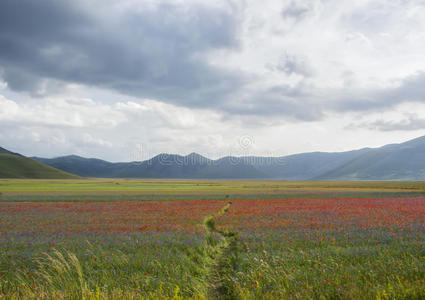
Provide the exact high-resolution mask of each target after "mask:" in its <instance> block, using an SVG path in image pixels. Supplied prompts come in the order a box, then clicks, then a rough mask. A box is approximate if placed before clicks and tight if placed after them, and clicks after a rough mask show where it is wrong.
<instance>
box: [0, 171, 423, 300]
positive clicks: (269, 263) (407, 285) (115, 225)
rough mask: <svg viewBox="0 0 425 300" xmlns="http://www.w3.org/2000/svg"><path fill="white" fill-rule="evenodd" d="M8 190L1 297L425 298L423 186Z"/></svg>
mask: <svg viewBox="0 0 425 300" xmlns="http://www.w3.org/2000/svg"><path fill="white" fill-rule="evenodd" d="M0 193H1V194H0V216H1V218H0V254H1V256H0V299H424V298H425V281H424V279H425V220H424V214H425V183H424V182H314V181H313V182H285V181H209V180H204V181H203V180H196V181H195V180H124V179H75V180H23V179H22V180H21V179H13V180H12V179H3V180H0ZM228 202H231V203H232V204H231V205H230V206H226V204H227V203H228ZM223 207H226V209H225V211H222V213H221V214H218V212H219V211H220V210H221V209H223ZM207 216H210V218H206V217H207ZM205 218H206V219H205Z"/></svg>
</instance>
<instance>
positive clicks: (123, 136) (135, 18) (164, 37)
mask: <svg viewBox="0 0 425 300" xmlns="http://www.w3.org/2000/svg"><path fill="white" fill-rule="evenodd" d="M46 3H47V4H49V1H47V0H45V1H44V4H46ZM75 3H77V4H76V5H75V7H77V12H81V11H84V12H85V13H86V15H84V18H85V17H87V18H88V19H89V20H86V19H84V18H83V19H82V20H81V24H82V25H81V24H80V23H79V24H80V26H82V27H78V26H77V27H76V26H73V25H74V24H72V22H73V21H72V20H74V19H75V16H74V15H73V14H72V13H75V12H74V11H72V12H71V13H70V14H69V15H68V14H66V13H64V11H62V9H61V7H62V6H61V5H59V4H58V5H56V6H54V7H53V8H55V9H57V12H61V13H64V15H66V16H68V17H69V22H71V24H68V23H66V22H65V23H64V24H62V23H61V24H60V26H62V27H60V28H59V27H58V32H62V31H60V30H59V29H61V30H64V32H68V30H71V29H72V30H71V31H72V33H73V34H76V35H77V36H78V37H82V38H83V41H86V43H79V44H75V36H73V35H72V36H71V37H68V38H69V40H65V37H64V40H61V39H59V38H58V39H59V41H60V42H57V41H56V40H55V39H53V38H52V36H51V35H47V36H46V35H45V32H44V31H43V30H41V31H37V30H35V31H36V33H37V34H38V35H34V36H32V39H31V41H33V42H34V43H35V44H34V45H33V46H34V47H36V46H39V48H40V53H39V54H40V57H41V59H40V60H38V63H39V64H38V63H37V62H36V61H35V58H34V61H33V60H32V56H31V55H28V57H27V56H25V57H24V58H25V59H28V60H25V61H23V62H21V61H19V63H20V64H17V63H16V62H15V64H14V62H13V61H12V62H11V61H9V60H7V58H8V57H9V56H8V55H2V53H3V52H1V51H0V75H1V76H0V77H1V78H3V79H1V80H0V91H1V94H3V95H4V96H0V126H1V128H2V129H1V131H0V146H1V145H3V146H6V147H7V146H9V147H12V148H13V149H11V150H16V151H22V152H23V153H24V154H29V155H32V154H37V155H43V156H55V155H61V154H70V153H76V154H81V155H85V156H94V157H103V158H107V159H111V160H131V159H132V157H133V158H134V155H133V156H132V154H131V153H133V152H134V149H135V147H138V145H142V146H143V149H144V150H143V151H144V154H143V155H144V156H143V158H149V157H150V156H153V155H155V154H158V153H160V152H173V153H182V154H184V153H190V152H192V151H197V152H200V153H202V154H205V155H207V156H210V157H218V156H223V155H229V154H234V155H244V154H259V155H282V154H290V153H297V152H304V151H317V150H322V151H342V150H349V149H352V148H360V147H363V146H380V145H383V144H385V143H392V142H401V141H404V140H407V139H409V138H413V137H416V136H419V135H422V134H425V129H422V125H423V124H424V123H423V120H422V117H421V116H423V115H425V108H424V107H425V106H424V104H423V103H424V102H425V94H424V88H423V86H424V82H425V80H424V78H425V75H424V74H425V73H424V71H425V51H423V49H424V47H425V4H424V2H423V1H413V0H407V1H405V0H395V1H387V0H377V1H375V0H374V1H372V0H358V1H340V0H326V1H320V0H300V1H293V0H286V1H280V0H266V1H212V2H208V3H207V2H205V1H200V0H193V1H183V0H181V1H180V0H179V1H160V2H158V1H148V2H147V1H144V2H143V3H142V2H140V1H135V0H126V1H124V2H123V3H121V2H120V4H116V3H115V2H113V1H108V2H106V4H105V5H102V7H99V9H98V10H92V9H91V8H92V6H93V5H94V4H96V1H95V2H90V3H86V2H83V1H81V2H79V1H77V2H75ZM93 3H94V4H93ZM161 5H164V6H161ZM69 6H70V7H71V6H72V7H74V6H73V5H71V4H70V5H69ZM46 7H52V6H51V5H49V6H46ZM75 7H74V8H75ZM161 7H162V10H161ZM62 8H63V7H62ZM167 8H168V9H169V10H170V11H164V10H166V9H167ZM169 12H173V13H175V14H174V15H173V13H169ZM230 12H231V13H230ZM39 13H40V12H39ZM41 14H42V12H41ZM77 15H78V16H80V15H79V14H77ZM140 16H143V18H140ZM176 16H177V17H176ZM78 18H79V17H78ZM78 18H77V19H78ZM64 20H68V19H66V18H64ZM78 20H79V19H78ZM200 20H201V21H200ZM204 21H205V22H204ZM86 22H87V23H88V24H89V25H93V27H84V26H87V23H86ZM133 22H134V23H133ZM118 25H119V26H118ZM136 25H137V26H136ZM16 26H17V25H16ZM58 26H59V25H58ZM12 27H13V26H12ZM70 28H71V29H70ZM87 28H91V29H92V31H84V30H83V29H87ZM12 29H13V28H12ZM12 29H11V30H12ZM20 30H23V31H25V30H26V29H25V28H24V29H22V28H21V29H20ZM74 30H76V31H75V32H74ZM78 30H82V31H81V32H80V31H78ZM12 31H13V30H12ZM13 32H14V31H13ZM20 32H21V31H19V30H18V33H20ZM9 36H12V37H13V36H14V35H13V34H12V35H9ZM93 36H95V37H96V38H98V40H96V41H95V42H93V41H92V37H93ZM46 40H47V41H48V42H46ZM86 46H87V47H86ZM37 49H38V48H37ZM19 53H20V52H19ZM23 53H25V52H23ZM31 53H33V52H31ZM40 57H39V58H40ZM64 57H66V59H64ZM80 63H81V65H80ZM27 65H30V66H31V68H29V67H28V69H26V68H25V66H27ZM39 65H42V66H43V67H44V69H43V68H41V69H40V70H38V69H37V66H39ZM77 67H78V68H77ZM6 69H7V72H4V71H5V70H6ZM40 74H41V75H40ZM6 75H7V76H6ZM35 79H39V80H37V84H35V83H34V82H35V81H34V80H35ZM6 81H7V83H6ZM8 85H9V87H8ZM12 88H13V89H12ZM22 91H24V92H22ZM25 91H32V93H30V95H29V96H28V94H27V93H25ZM129 95H132V96H129ZM245 136H248V137H249V138H250V139H251V141H252V143H251V144H250V147H249V148H243V147H241V144H240V137H245ZM246 152H249V153H246Z"/></svg>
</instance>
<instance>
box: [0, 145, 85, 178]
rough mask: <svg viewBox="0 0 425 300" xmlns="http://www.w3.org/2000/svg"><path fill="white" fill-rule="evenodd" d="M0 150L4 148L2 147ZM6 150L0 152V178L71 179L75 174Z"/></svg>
mask: <svg viewBox="0 0 425 300" xmlns="http://www.w3.org/2000/svg"><path fill="white" fill-rule="evenodd" d="M2 150H5V149H3V148H2ZM10 153H12V152H9V151H7V150H5V151H2V153H0V178H34V179H38V178H39V179H42V178H43V179H44V178H45V179H73V178H79V177H78V176H76V175H73V174H70V173H67V172H64V171H61V170H58V169H55V168H53V167H50V166H48V165H45V164H43V163H41V162H38V161H35V160H33V159H30V158H27V157H24V156H21V155H17V154H10Z"/></svg>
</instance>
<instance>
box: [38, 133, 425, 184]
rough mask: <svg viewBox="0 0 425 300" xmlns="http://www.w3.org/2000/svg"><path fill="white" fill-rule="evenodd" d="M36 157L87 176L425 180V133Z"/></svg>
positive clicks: (45, 162) (43, 161)
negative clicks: (306, 146)
mask: <svg viewBox="0 0 425 300" xmlns="http://www.w3.org/2000/svg"><path fill="white" fill-rule="evenodd" d="M33 159H35V160H37V161H39V162H42V163H44V164H47V165H50V166H52V167H54V168H57V169H60V170H63V171H66V172H69V173H73V174H77V175H79V176H84V177H104V178H107V177H111V178H112V177H116V178H187V179H191V178H192V179H280V180H425V136H422V137H419V138H416V139H414V140H410V141H408V142H405V143H401V144H391V145H386V146H383V147H380V148H364V149H360V150H353V151H347V152H334V153H331V152H311V153H302V154H295V155H289V156H282V157H257V156H246V157H233V156H227V157H223V158H220V159H216V160H212V159H208V158H206V157H204V156H201V155H199V154H196V153H191V154H189V155H187V156H181V155H176V154H159V155H157V156H155V157H153V158H151V159H149V160H146V161H141V162H122V163H112V162H108V161H105V160H100V159H95V158H84V157H80V156H76V155H70V156H62V157H57V158H50V159H49V158H40V157H33Z"/></svg>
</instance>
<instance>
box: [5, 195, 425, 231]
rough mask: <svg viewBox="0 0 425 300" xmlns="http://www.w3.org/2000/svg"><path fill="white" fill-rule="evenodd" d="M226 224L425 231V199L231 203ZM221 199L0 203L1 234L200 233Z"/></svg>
mask: <svg viewBox="0 0 425 300" xmlns="http://www.w3.org/2000/svg"><path fill="white" fill-rule="evenodd" d="M232 202H233V205H232V209H231V210H230V211H229V213H228V214H227V215H226V216H223V217H222V223H223V224H224V225H230V226H232V227H234V228H236V229H238V230H242V231H268V230H273V229H274V228H280V229H282V228H285V229H288V228H290V229H313V230H317V229H318V230H335V231H345V230H348V229H350V228H359V229H365V230H366V229H370V228H381V227H383V228H393V229H397V230H413V229H415V230H418V229H421V228H422V229H424V228H425V218H424V215H425V197H404V198H330V199H302V198H301V199H258V200H233V201H232ZM224 203H226V202H224V201H219V200H209V201H204V200H190V201H184V200H173V201H143V202H135V201H131V202H15V203H11V202H9V203H2V204H1V206H0V213H1V215H2V216H3V217H2V219H1V220H0V222H1V223H0V236H3V237H4V236H9V235H11V234H19V233H22V232H25V233H29V232H34V234H52V233H57V232H64V233H67V234H74V233H87V232H91V231H95V232H104V233H107V232H113V233H119V232H144V231H145V232H152V231H154V232H161V231H165V232H169V231H179V232H182V233H187V232H189V233H191V232H198V233H199V232H201V231H202V226H201V224H202V218H203V217H204V216H206V215H209V214H211V213H212V212H214V211H217V209H219V208H220V207H222V206H223V204H224Z"/></svg>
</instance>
